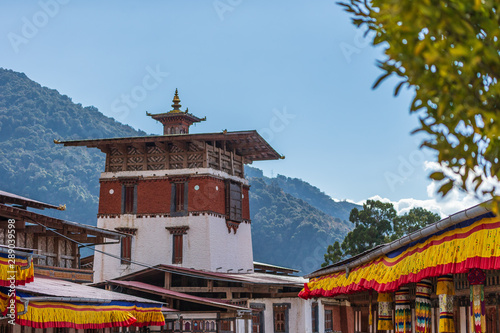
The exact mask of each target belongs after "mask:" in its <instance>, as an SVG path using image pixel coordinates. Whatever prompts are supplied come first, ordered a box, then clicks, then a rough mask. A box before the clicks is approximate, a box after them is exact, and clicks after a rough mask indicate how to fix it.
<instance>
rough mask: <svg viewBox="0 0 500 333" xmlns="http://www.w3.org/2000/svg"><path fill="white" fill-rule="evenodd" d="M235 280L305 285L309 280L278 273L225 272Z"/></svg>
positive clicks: (254, 282)
mask: <svg viewBox="0 0 500 333" xmlns="http://www.w3.org/2000/svg"><path fill="white" fill-rule="evenodd" d="M225 275H227V276H229V277H231V278H234V279H235V280H238V281H241V282H245V283H253V284H277V285H291V286H300V287H303V286H304V283H306V282H307V281H308V280H307V279H304V278H303V277H301V276H290V275H277V274H266V273H234V274H230V273H227V274H225Z"/></svg>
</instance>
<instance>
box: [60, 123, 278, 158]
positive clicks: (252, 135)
mask: <svg viewBox="0 0 500 333" xmlns="http://www.w3.org/2000/svg"><path fill="white" fill-rule="evenodd" d="M193 141H201V142H207V143H208V144H212V145H213V144H215V145H217V146H220V147H225V148H226V149H227V150H228V151H232V150H233V149H234V151H235V152H236V154H238V155H240V156H242V157H244V158H245V160H246V161H247V162H248V163H251V162H253V161H263V160H277V159H282V158H284V157H283V156H281V155H280V154H278V153H277V152H276V151H275V150H274V148H273V147H271V145H270V144H269V143H267V141H266V140H264V138H263V137H262V136H260V134H259V133H257V131H255V130H251V131H236V132H227V131H223V132H219V133H201V134H172V135H151V136H139V137H125V138H110V139H88V140H71V141H58V140H54V142H55V143H56V144H63V145H64V146H73V147H78V146H80V147H82V146H83V147H88V148H98V149H100V150H101V151H102V152H107V151H108V150H109V148H110V147H111V146H113V145H127V144H130V145H131V144H141V143H144V144H166V143H173V142H185V143H187V142H193Z"/></svg>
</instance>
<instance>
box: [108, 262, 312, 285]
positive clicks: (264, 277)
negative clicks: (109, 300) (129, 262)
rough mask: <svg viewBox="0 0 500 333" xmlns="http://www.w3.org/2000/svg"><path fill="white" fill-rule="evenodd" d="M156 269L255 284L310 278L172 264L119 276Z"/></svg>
mask: <svg viewBox="0 0 500 333" xmlns="http://www.w3.org/2000/svg"><path fill="white" fill-rule="evenodd" d="M154 270H161V271H166V272H171V273H177V274H179V275H186V276H191V277H198V278H204V279H208V280H218V281H228V282H242V283H253V284H275V285H303V284H304V283H305V282H307V281H308V280H306V279H304V278H303V277H300V276H289V275H277V274H266V273H218V272H209V271H202V270H197V269H193V268H185V267H179V266H170V265H157V266H154V267H152V268H146V269H143V270H140V271H137V272H134V273H131V274H129V275H125V276H122V277H120V278H118V280H120V281H124V280H128V279H137V278H138V277H140V276H141V275H142V274H144V273H148V272H151V271H154Z"/></svg>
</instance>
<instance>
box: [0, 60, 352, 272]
mask: <svg viewBox="0 0 500 333" xmlns="http://www.w3.org/2000/svg"><path fill="white" fill-rule="evenodd" d="M227 126H228V127H230V124H227ZM142 135H146V133H145V132H142V131H137V130H135V129H133V128H132V127H130V126H127V125H123V124H121V123H119V122H117V121H115V120H114V119H112V118H109V117H106V116H104V115H103V114H102V113H100V112H99V110H97V109H96V108H95V107H92V106H91V107H82V106H81V105H80V104H75V103H73V102H72V101H71V99H70V98H69V97H68V96H64V95H61V94H59V93H58V92H57V91H56V90H53V89H49V88H46V87H42V86H40V85H39V84H38V83H36V82H33V81H32V80H30V79H29V78H28V77H27V76H26V75H24V74H22V73H17V72H14V71H11V70H6V69H1V68H0V189H2V190H5V191H8V192H12V193H15V194H18V195H23V196H27V197H30V198H32V199H36V200H41V201H44V202H48V203H52V204H56V205H58V204H66V205H67V210H66V211H64V212H50V211H47V212H45V213H46V214H49V215H50V214H52V215H53V216H56V217H58V218H64V219H68V220H72V221H76V222H81V223H87V224H91V225H95V224H96V214H97V204H98V194H99V175H100V172H101V171H102V170H103V169H104V154H102V153H101V152H100V151H99V150H97V149H83V148H70V147H62V146H60V145H55V144H54V142H53V140H54V139H64V140H70V139H86V138H108V137H125V136H142ZM247 173H248V174H247V177H248V178H249V180H250V185H251V195H250V207H251V217H252V234H253V245H254V254H255V260H256V261H261V262H267V263H272V264H277V265H282V266H290V267H294V268H299V269H302V271H303V272H308V271H311V270H313V269H316V268H319V266H320V264H321V263H322V262H323V254H324V253H325V252H326V248H327V246H328V245H329V244H332V243H333V242H334V241H335V240H339V241H341V240H342V239H343V237H344V236H345V235H346V233H347V232H348V231H349V229H351V226H350V223H349V222H346V221H345V220H347V219H348V215H349V211H350V209H351V207H352V204H350V203H347V202H340V203H339V202H334V201H333V200H331V199H330V198H329V197H328V196H327V195H326V194H324V193H322V192H321V191H320V190H319V189H318V188H316V187H313V186H312V185H310V184H308V183H306V182H304V181H302V180H300V179H292V178H287V177H285V176H281V175H280V176H278V177H277V178H268V177H264V176H263V175H262V171H260V170H259V169H255V168H247Z"/></svg>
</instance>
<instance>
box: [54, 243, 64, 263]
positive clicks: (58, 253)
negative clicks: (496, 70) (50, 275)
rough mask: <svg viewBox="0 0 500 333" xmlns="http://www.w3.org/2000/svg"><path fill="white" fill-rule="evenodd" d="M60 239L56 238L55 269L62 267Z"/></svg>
mask: <svg viewBox="0 0 500 333" xmlns="http://www.w3.org/2000/svg"><path fill="white" fill-rule="evenodd" d="M59 241H60V238H59V237H54V253H55V254H56V262H55V263H54V266H55V267H62V266H61V264H62V263H61V247H60V246H59Z"/></svg>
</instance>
